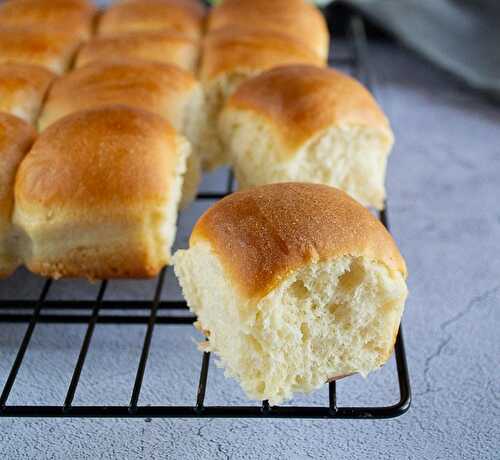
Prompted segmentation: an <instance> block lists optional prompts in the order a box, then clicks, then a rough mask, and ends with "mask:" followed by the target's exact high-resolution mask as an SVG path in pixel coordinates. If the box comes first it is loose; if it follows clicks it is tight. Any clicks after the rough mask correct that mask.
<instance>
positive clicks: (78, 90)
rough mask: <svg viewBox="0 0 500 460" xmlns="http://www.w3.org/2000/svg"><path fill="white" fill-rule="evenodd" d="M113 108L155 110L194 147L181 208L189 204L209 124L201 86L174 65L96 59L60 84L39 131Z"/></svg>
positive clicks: (69, 75)
mask: <svg viewBox="0 0 500 460" xmlns="http://www.w3.org/2000/svg"><path fill="white" fill-rule="evenodd" d="M75 95H78V96H77V97H75ZM110 104H125V105H128V106H131V107H137V108H140V109H144V110H149V111H151V112H156V113H157V114H159V115H162V116H163V117H165V118H166V119H167V120H168V121H169V122H170V123H171V124H172V126H173V127H174V128H175V129H177V130H178V131H180V132H181V133H182V134H184V135H185V136H186V137H187V139H188V140H189V141H190V142H191V143H192V145H193V150H194V151H193V154H192V155H189V158H188V171H187V173H186V180H185V182H184V186H185V187H184V189H183V193H182V203H181V207H184V206H186V205H187V204H188V203H190V202H191V201H192V200H193V198H194V197H195V195H196V192H197V188H198V183H199V180H200V175H201V171H200V161H199V157H198V153H197V150H198V149H199V148H200V136H201V130H202V129H203V125H204V124H205V121H204V118H203V115H204V110H203V105H204V98H203V90H202V88H201V85H200V84H199V83H198V82H197V81H196V80H195V79H194V77H193V76H192V75H191V74H190V73H189V72H187V71H185V70H182V69H180V68H178V67H176V66H174V65H169V64H160V63H156V62H150V61H141V60H131V59H123V60H122V59H117V60H110V61H96V62H94V63H91V64H89V65H87V66H85V67H82V68H80V69H77V70H75V71H74V72H71V73H69V74H67V75H65V76H64V77H62V78H60V79H59V80H57V81H56V82H55V84H54V85H53V87H52V89H51V90H50V92H49V96H48V98H47V102H46V103H45V106H44V109H43V112H42V115H41V116H40V120H39V129H40V131H42V130H44V129H45V128H46V127H47V126H49V125H50V124H52V123H54V121H56V120H58V119H59V118H61V117H64V116H65V115H68V114H70V113H73V112H77V111H79V110H84V109H91V108H97V107H103V106H106V105H110Z"/></svg>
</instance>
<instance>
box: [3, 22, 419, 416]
mask: <svg viewBox="0 0 500 460" xmlns="http://www.w3.org/2000/svg"><path fill="white" fill-rule="evenodd" d="M350 38H351V44H352V50H351V54H349V55H336V54H333V55H332V56H331V58H330V59H329V63H331V64H333V65H340V66H342V65H344V66H346V65H347V66H351V67H352V68H353V70H354V72H355V74H356V76H357V77H358V78H359V79H360V80H361V81H362V82H363V83H364V84H365V86H367V87H368V88H369V89H370V90H371V91H374V89H375V88H374V81H375V80H374V75H373V72H372V71H371V67H370V65H369V62H368V56H369V53H368V44H367V38H366V34H365V30H364V25H363V21H362V20H361V19H360V18H357V17H354V18H353V19H352V21H351V24H350ZM234 182H235V181H234V175H233V173H232V171H230V173H229V174H228V178H227V181H226V190H225V191H224V192H202V193H199V194H198V196H197V199H198V200H218V199H221V198H224V197H225V196H227V195H228V194H229V193H231V192H232V190H233V186H234ZM379 219H380V220H381V222H382V223H383V224H384V225H385V226H386V227H387V228H389V222H388V211H387V204H386V209H384V210H382V211H381V212H380V213H379ZM164 280H165V269H163V270H162V271H161V273H160V275H159V277H158V281H157V284H156V288H155V294H154V298H153V300H152V301H146V300H139V301H106V300H104V295H105V292H106V288H107V282H106V281H104V282H102V283H101V286H100V289H99V292H98V295H97V297H96V299H95V300H88V301H72V300H71V301H53V300H51V301H47V300H46V297H47V294H48V292H49V289H50V286H51V283H52V282H51V281H50V280H48V281H46V282H45V284H44V286H43V288H42V291H41V294H40V297H39V299H38V300H1V301H0V312H1V313H0V323H2V322H4V323H25V324H28V327H27V329H26V332H25V334H24V337H23V340H22V343H21V345H20V347H19V349H18V351H17V355H16V358H15V360H14V363H13V365H12V367H11V369H10V372H9V375H8V378H7V381H6V383H5V385H4V388H3V391H2V393H1V395H0V417H123V418H126V417H128V418H158V417H159V418H169V417H185V418H209V417H210V418H222V417H225V418H234V417H248V418H292V417H293V418H312V419H365V420H368V419H383V418H391V417H397V416H399V415H402V414H403V413H405V412H406V411H407V410H408V408H409V407H410V403H411V387H410V380H409V374H408V366H407V362H406V355H405V349H404V341H403V331H402V328H400V330H399V332H398V335H397V339H396V343H395V359H396V369H397V378H398V387H399V394H400V397H399V401H398V402H397V403H396V404H394V405H390V406H383V407H339V406H338V404H337V385H336V382H330V383H329V384H328V404H325V406H324V407H316V406H314V407H306V406H270V405H269V403H268V401H263V402H262V403H261V404H260V405H258V404H256V405H252V406H206V405H205V395H206V391H207V383H208V372H209V368H210V357H211V355H210V353H209V352H205V353H203V357H202V363H201V368H200V375H199V381H198V388H197V394H196V401H195V402H194V404H193V405H192V406H180V405H172V406H166V405H159V406H153V407H151V406H141V405H138V402H139V398H140V392H141V388H142V384H143V379H144V374H145V370H146V366H147V360H148V356H149V351H150V347H151V342H152V337H153V332H154V327H155V326H156V325H169V324H170V325H171V324H192V323H193V322H194V321H195V320H196V318H195V317H194V316H193V315H192V314H191V312H190V311H189V310H188V309H187V305H186V302H185V301H182V300H164V301H162V300H161V294H162V288H163V284H164ZM19 310H29V312H20V311H19ZM65 310H66V311H65ZM118 310H123V311H127V312H130V313H127V314H126V315H124V314H120V313H119V312H116V311H118ZM132 310H137V311H139V312H132ZM84 311H86V312H88V313H86V312H84ZM160 311H164V312H165V314H163V315H159V312H160ZM174 311H175V313H176V314H175V316H174V315H172V314H171V312H174ZM68 312H70V313H68ZM103 312H106V313H103ZM38 323H52V324H87V329H86V333H85V337H84V339H83V342H82V345H81V348H80V353H79V356H78V359H77V362H76V365H75V368H74V370H73V374H72V377H71V381H70V384H69V387H68V390H67V393H66V397H65V399H64V403H63V404H62V405H61V406H54V405H8V404H7V400H8V398H9V394H10V393H11V390H12V388H13V386H14V383H15V380H16V377H17V374H18V372H19V369H20V367H21V365H22V361H23V358H24V356H25V354H26V352H27V350H28V347H29V344H30V341H31V337H32V335H33V331H34V329H35V326H36V324H38ZM97 324H102V325H106V324H120V325H123V326H124V327H126V326H127V325H131V324H144V325H147V329H146V333H145V336H144V342H143V347H142V350H141V356H140V359H139V363H138V368H137V372H136V376H135V381H134V387H133V390H132V394H131V398H130V403H129V404H128V405H122V406H95V405H89V406H86V405H85V406H83V405H73V400H74V397H75V393H76V390H77V387H78V383H79V380H80V377H81V372H82V369H83V366H84V365H85V359H86V356H87V354H88V350H89V347H90V344H91V340H92V336H93V332H94V329H95V327H96V325H97Z"/></svg>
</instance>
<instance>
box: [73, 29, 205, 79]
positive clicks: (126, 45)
mask: <svg viewBox="0 0 500 460" xmlns="http://www.w3.org/2000/svg"><path fill="white" fill-rule="evenodd" d="M198 55H199V44H198V41H196V40H194V39H192V38H188V37H185V36H183V35H180V34H178V33H176V32H163V31H154V32H129V33H125V34H122V35H119V36H118V37H104V38H95V39H93V40H91V41H90V42H88V43H86V44H85V45H84V46H83V47H82V48H81V49H80V52H79V53H78V57H77V61H76V67H82V66H83V65H85V64H88V63H89V62H93V61H97V60H101V61H106V60H109V59H114V58H116V57H117V56H119V57H120V58H139V59H145V60H149V61H155V62H161V63H163V64H175V65H177V66H179V67H181V68H182V69H185V70H188V71H190V72H193V73H194V72H195V71H196V69H197V66H198Z"/></svg>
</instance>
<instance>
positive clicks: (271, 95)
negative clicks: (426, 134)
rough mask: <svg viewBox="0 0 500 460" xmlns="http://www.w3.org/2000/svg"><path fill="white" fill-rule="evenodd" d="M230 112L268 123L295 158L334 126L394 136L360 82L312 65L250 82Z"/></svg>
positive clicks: (269, 73)
mask: <svg viewBox="0 0 500 460" xmlns="http://www.w3.org/2000/svg"><path fill="white" fill-rule="evenodd" d="M226 110H228V111H229V110H245V111H249V112H252V113H253V114H255V115H257V116H260V117H264V118H265V119H266V121H267V122H268V123H269V124H270V125H271V126H273V128H274V129H275V131H276V132H277V133H278V134H279V136H280V139H281V140H282V141H283V143H284V144H285V145H287V146H288V147H289V149H290V152H293V151H294V149H296V148H297V147H298V146H300V145H302V144H304V143H305V142H306V141H308V140H309V139H310V138H311V137H312V136H313V135H315V134H317V133H319V132H321V131H323V130H324V129H326V128H329V127H331V126H342V125H358V126H367V127H371V128H374V129H380V130H387V131H389V130H390V128H389V122H388V121H387V118H386V117H385V115H384V113H383V112H382V110H381V109H380V108H379V106H378V105H377V103H376V101H375V99H374V98H373V96H372V95H371V94H370V93H369V91H368V90H367V89H366V88H365V87H364V86H362V85H361V84H360V83H359V82H357V81H356V80H354V79H353V78H351V77H349V76H348V75H345V74H343V73H341V72H339V71H336V70H334V69H328V68H318V67H313V66H307V65H291V66H283V67H278V68H276V69H271V70H269V71H267V72H264V73H262V74H260V75H258V76H256V77H254V78H251V79H249V80H247V81H245V82H244V83H242V84H241V85H240V86H239V87H238V89H237V90H236V91H235V93H234V94H233V95H232V96H231V97H230V98H229V100H228V102H227V105H226Z"/></svg>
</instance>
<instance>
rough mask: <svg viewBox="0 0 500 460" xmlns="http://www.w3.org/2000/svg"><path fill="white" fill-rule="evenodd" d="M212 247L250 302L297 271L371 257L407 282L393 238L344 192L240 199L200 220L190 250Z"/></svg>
mask: <svg viewBox="0 0 500 460" xmlns="http://www.w3.org/2000/svg"><path fill="white" fill-rule="evenodd" d="M200 243H206V244H209V245H210V247H211V248H212V250H213V251H214V253H215V254H216V255H217V256H218V257H219V259H220V260H221V263H222V264H223V266H224V268H225V270H226V272H227V273H228V274H229V275H230V277H231V278H232V281H233V283H234V285H235V286H236V287H237V288H238V290H239V291H240V292H242V293H243V294H244V295H246V296H247V297H260V296H264V295H265V294H266V293H268V292H269V291H271V290H272V289H273V288H274V287H275V286H276V285H277V284H278V283H279V282H280V280H281V279H283V278H284V277H285V276H287V275H288V274H289V273H290V272H291V271H293V270H296V269H298V268H300V267H301V266H303V265H306V264H308V263H311V262H315V261H323V260H330V259H336V258H339V257H342V256H345V255H350V256H354V257H366V258H368V259H371V260H374V261H377V262H380V263H383V264H385V265H386V266H387V267H388V268H389V269H390V270H397V271H399V272H401V273H402V274H403V275H404V276H406V265H405V262H404V259H403V258H402V256H401V254H400V253H399V250H398V248H397V246H396V244H395V242H394V240H393V239H392V237H391V235H390V234H389V232H388V231H387V230H386V229H385V227H384V226H383V225H382V224H381V223H380V221H379V220H377V219H376V218H375V217H374V216H373V215H372V214H371V213H370V212H369V211H368V210H367V209H365V208H364V207H363V206H361V205H360V204H358V203H357V202H356V201H354V200H353V199H352V198H350V197H349V196H348V195H347V194H345V193H344V192H342V191H340V190H338V189H335V188H332V187H328V186H324V185H314V184H306V183H282V184H271V185H264V186H261V187H256V188H253V189H249V190H246V191H243V192H237V193H234V194H232V195H230V196H228V197H226V198H224V199H223V200H221V201H219V202H218V203H216V204H215V205H214V206H213V207H211V208H210V209H209V210H208V211H206V212H205V214H204V215H203V216H202V217H201V218H200V219H199V220H198V222H197V223H196V225H195V228H194V230H193V233H192V235H191V239H190V246H191V247H192V246H193V245H197V244H200Z"/></svg>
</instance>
